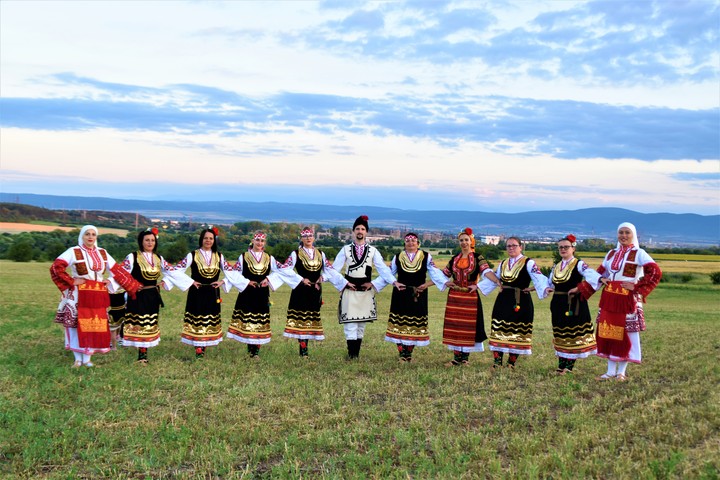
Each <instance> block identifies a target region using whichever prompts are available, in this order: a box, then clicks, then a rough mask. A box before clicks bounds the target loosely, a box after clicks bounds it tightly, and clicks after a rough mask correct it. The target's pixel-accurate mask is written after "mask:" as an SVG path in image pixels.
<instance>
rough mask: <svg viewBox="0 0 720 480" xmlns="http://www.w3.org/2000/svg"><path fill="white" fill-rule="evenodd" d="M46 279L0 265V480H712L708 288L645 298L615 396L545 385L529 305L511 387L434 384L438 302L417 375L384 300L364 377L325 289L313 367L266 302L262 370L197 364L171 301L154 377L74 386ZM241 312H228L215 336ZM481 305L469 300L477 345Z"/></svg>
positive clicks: (698, 279)
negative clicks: (397, 342)
mask: <svg viewBox="0 0 720 480" xmlns="http://www.w3.org/2000/svg"><path fill="white" fill-rule="evenodd" d="M668 261H678V262H681V261H683V260H682V259H681V260H668ZM589 263H590V264H591V265H592V264H595V263H596V262H593V261H592V260H589ZM659 263H660V265H661V267H663V262H662V261H660V262H659ZM686 263H687V262H686ZM693 265H694V264H693ZM48 268H49V264H48V263H12V262H6V261H2V262H0V329H1V331H2V335H1V336H0V352H1V353H0V358H1V359H2V360H1V361H2V366H3V368H1V369H0V434H1V435H0V477H2V478H103V477H111V478H171V479H185V478H188V479H189V478H223V479H225V478H329V479H334V478H383V479H384V478H452V479H455V480H457V479H460V478H555V479H557V478H567V479H571V478H572V479H575V478H628V479H635V478H708V479H710V478H718V476H719V475H720V473H719V472H720V454H718V452H720V430H719V429H720V388H718V387H719V383H720V382H719V380H720V364H719V363H718V357H719V352H720V335H719V334H718V326H720V325H719V324H718V321H719V319H720V286H713V285H711V283H710V280H709V278H708V277H707V275H704V276H700V275H698V276H695V277H693V280H692V281H690V282H689V283H687V284H676V283H663V284H661V285H660V286H659V287H658V289H656V291H655V292H654V293H653V294H652V295H651V296H650V297H649V303H648V304H647V306H646V316H647V323H648V331H647V332H644V333H643V334H642V342H643V343H642V346H643V357H644V363H643V364H642V365H639V366H638V365H630V366H629V367H628V375H629V381H628V382H626V383H620V382H614V381H613V382H597V381H595V380H594V378H595V376H596V375H598V374H600V373H603V372H604V371H605V362H604V361H603V360H601V359H598V358H590V359H586V360H579V361H578V363H577V366H576V373H575V374H574V375H572V376H570V375H569V376H563V377H557V376H555V375H553V374H552V372H553V371H554V369H555V367H556V359H555V356H554V352H553V349H552V343H551V341H552V337H551V327H550V316H549V301H542V302H540V301H537V299H535V309H536V312H535V330H534V344H533V355H532V356H530V357H527V358H520V360H519V361H518V367H517V369H516V370H515V371H507V370H503V371H500V372H492V371H491V369H490V365H491V363H492V356H491V355H490V353H489V352H484V353H479V354H471V356H470V361H471V364H470V366H468V367H455V368H446V367H444V366H443V364H444V363H445V362H446V361H448V360H450V358H451V354H450V352H449V351H448V350H447V349H446V348H445V347H444V346H443V345H442V344H441V332H442V317H443V312H444V306H445V294H443V293H440V292H438V291H437V290H435V289H433V290H432V291H431V293H430V323H431V341H432V343H431V345H430V346H429V347H426V348H416V350H415V354H414V362H413V363H411V364H406V363H400V362H398V358H397V351H396V349H395V348H394V346H393V345H392V344H390V343H387V342H385V341H384V340H383V338H384V329H385V322H384V321H382V319H387V311H388V307H389V303H390V291H389V289H386V290H385V291H383V292H381V293H380V294H379V296H378V305H379V310H380V318H381V321H378V322H375V323H374V324H371V325H370V326H369V327H368V329H367V331H366V339H365V341H364V342H363V348H362V351H361V354H360V360H359V361H356V362H348V361H346V360H345V355H346V349H345V342H344V338H343V334H342V328H341V327H340V326H339V325H338V323H337V320H336V305H337V300H338V294H337V292H335V291H334V289H332V287H327V286H326V287H325V290H324V292H325V305H324V306H323V320H324V323H325V329H326V337H327V340H326V341H325V342H321V343H318V342H313V343H311V344H310V359H309V360H302V359H300V358H299V356H298V352H297V341H296V340H292V341H291V340H288V339H285V338H283V337H282V330H283V322H284V314H285V309H286V306H287V301H288V298H289V289H288V287H287V286H284V287H282V288H281V289H280V290H279V291H277V292H275V293H273V294H272V302H273V305H272V323H273V341H272V342H271V343H270V345H269V346H265V347H263V348H262V349H261V352H260V356H261V361H259V362H253V361H250V360H249V359H248V358H247V353H246V348H245V346H244V345H242V344H239V343H237V342H234V341H232V340H227V339H226V340H224V341H223V342H222V343H221V344H220V346H219V347H217V348H208V352H207V354H206V358H205V359H203V360H201V361H196V360H195V359H194V352H193V350H192V348H190V347H189V346H187V345H183V344H181V343H180V341H179V332H180V329H181V319H182V313H183V307H184V303H185V294H183V293H181V292H178V291H172V292H166V293H164V294H163V298H164V300H165V305H166V306H165V308H164V309H163V310H161V318H160V323H161V330H162V342H161V343H160V345H159V346H158V347H156V348H153V349H151V350H150V353H149V355H150V363H149V365H147V366H142V365H138V364H136V363H135V359H136V355H137V353H136V351H135V349H130V348H128V349H120V350H118V351H114V352H111V353H109V354H107V355H97V356H95V357H94V362H95V363H96V365H97V368H94V369H86V368H82V369H72V368H70V366H71V364H72V354H71V353H70V352H65V351H64V349H63V332H62V329H61V327H60V326H59V325H56V324H53V323H52V319H53V315H54V310H55V308H56V306H57V301H58V296H59V294H58V291H57V289H56V287H55V285H54V284H53V283H52V282H51V281H50V277H49V273H48ZM710 269H711V271H717V270H720V263H718V262H715V263H713V264H712V267H711V268H710ZM677 271H679V272H680V271H682V270H677ZM685 271H686V272H692V271H694V267H692V268H688V269H687V270H685ZM236 296H237V292H233V293H230V294H227V295H225V294H223V305H222V306H223V323H224V326H226V325H227V322H228V320H229V318H230V316H231V313H232V307H233V305H234V301H235V297H236ZM598 299H599V295H596V296H595V297H594V298H593V299H592V300H591V310H593V311H596V307H597V300H598ZM493 301H494V295H491V296H490V297H488V298H484V299H483V306H484V312H485V327H486V330H487V329H488V328H489V317H490V310H491V308H492V302H493Z"/></svg>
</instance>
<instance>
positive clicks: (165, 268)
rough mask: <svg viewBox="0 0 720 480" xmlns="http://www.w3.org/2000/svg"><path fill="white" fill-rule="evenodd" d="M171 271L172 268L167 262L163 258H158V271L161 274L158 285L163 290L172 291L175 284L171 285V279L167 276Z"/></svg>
mask: <svg viewBox="0 0 720 480" xmlns="http://www.w3.org/2000/svg"><path fill="white" fill-rule="evenodd" d="M172 269H173V266H172V265H170V264H169V263H168V262H166V261H165V259H164V258H163V257H160V270H161V271H162V273H163V278H162V281H161V282H160V284H161V285H162V288H163V289H164V290H168V291H169V290H172V289H173V287H174V286H175V284H174V283H173V281H172V279H171V278H170V276H169V275H168V274H169V272H170V271H171V270H172Z"/></svg>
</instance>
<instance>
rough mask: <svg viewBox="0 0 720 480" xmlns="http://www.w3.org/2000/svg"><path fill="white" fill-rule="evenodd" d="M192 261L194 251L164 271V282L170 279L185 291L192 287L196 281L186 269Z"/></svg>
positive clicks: (170, 281)
mask: <svg viewBox="0 0 720 480" xmlns="http://www.w3.org/2000/svg"><path fill="white" fill-rule="evenodd" d="M163 261H164V260H163ZM191 263H192V253H188V254H187V255H185V258H183V259H182V260H180V261H179V262H178V263H176V264H175V265H168V267H167V268H166V269H165V270H164V271H163V273H164V274H165V277H164V278H163V282H165V281H168V282H169V283H171V284H172V285H173V286H175V287H178V288H179V289H180V290H182V291H183V292H185V291H187V289H188V288H190V287H192V285H193V283H194V281H193V279H192V277H190V275H188V274H186V273H185V270H187V268H188V266H189V265H190V264H191ZM168 290H169V289H168Z"/></svg>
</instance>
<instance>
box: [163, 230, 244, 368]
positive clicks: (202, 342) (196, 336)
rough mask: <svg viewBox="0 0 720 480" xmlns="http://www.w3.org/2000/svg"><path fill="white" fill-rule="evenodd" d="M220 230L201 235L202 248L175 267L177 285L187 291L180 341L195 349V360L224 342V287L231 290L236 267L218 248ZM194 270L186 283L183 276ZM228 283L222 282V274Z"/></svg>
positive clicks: (174, 275)
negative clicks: (229, 262) (231, 281)
mask: <svg viewBox="0 0 720 480" xmlns="http://www.w3.org/2000/svg"><path fill="white" fill-rule="evenodd" d="M217 235H218V230H217V228H214V227H213V228H206V229H204V230H203V231H202V232H200V238H199V240H198V243H199V248H198V249H197V250H195V251H194V252H190V253H188V254H187V256H186V257H185V258H184V259H183V260H181V261H180V262H179V263H178V264H177V265H176V266H175V270H176V271H175V272H173V275H172V276H173V283H174V284H176V285H177V286H178V287H180V289H182V290H187V292H188V296H187V302H186V303H185V318H184V320H183V330H182V334H181V338H180V341H181V342H182V343H185V344H188V345H192V346H193V347H195V358H198V359H200V358H203V357H204V356H205V348H206V347H212V346H215V345H217V344H219V343H220V342H221V341H222V335H223V333H222V323H221V320H222V319H221V317H220V304H221V303H222V299H221V298H220V286H221V285H224V286H225V289H226V290H227V289H228V288H229V284H228V282H227V274H228V272H229V271H231V270H232V267H231V266H230V265H228V263H227V262H226V261H225V257H224V256H223V254H222V253H220V252H219V251H218V248H217ZM188 267H190V278H189V279H186V280H185V281H183V280H182V278H183V276H185V277H187V275H181V273H182V272H184V271H185V270H186V269H187V268H188ZM223 272H224V273H225V275H226V279H225V280H220V273H223Z"/></svg>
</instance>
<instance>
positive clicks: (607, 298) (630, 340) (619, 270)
mask: <svg viewBox="0 0 720 480" xmlns="http://www.w3.org/2000/svg"><path fill="white" fill-rule="evenodd" d="M617 238H618V243H617V246H616V247H615V248H614V249H613V250H610V251H609V252H608V254H607V255H606V256H605V259H604V260H603V262H602V264H601V265H600V267H598V269H597V271H598V273H599V274H600V275H601V278H600V282H601V283H602V284H603V285H604V287H605V288H604V289H603V291H602V295H601V297H600V309H599V311H598V316H597V344H598V351H597V355H598V356H599V357H603V358H607V359H608V369H607V372H606V373H604V374H602V375H600V376H599V377H598V380H607V379H610V378H616V379H617V380H620V381H625V380H626V379H627V377H626V375H625V371H626V369H627V365H628V362H633V363H640V362H641V360H642V355H641V351H640V332H642V331H645V313H644V311H643V303H644V302H645V300H646V298H647V296H648V295H650V293H651V292H652V291H653V290H654V289H655V287H657V285H658V283H660V278H661V277H662V271H661V270H660V267H658V265H657V263H655V260H653V259H652V257H650V255H648V253H647V252H646V251H645V250H643V249H642V248H640V242H639V240H638V237H637V230H636V229H635V225H633V224H632V223H621V224H620V225H619V226H618V228H617ZM579 288H580V291H581V292H582V293H583V295H585V296H586V297H589V296H590V295H592V293H593V292H594V288H592V285H591V284H590V283H588V282H583V283H581V284H580V285H579Z"/></svg>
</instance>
